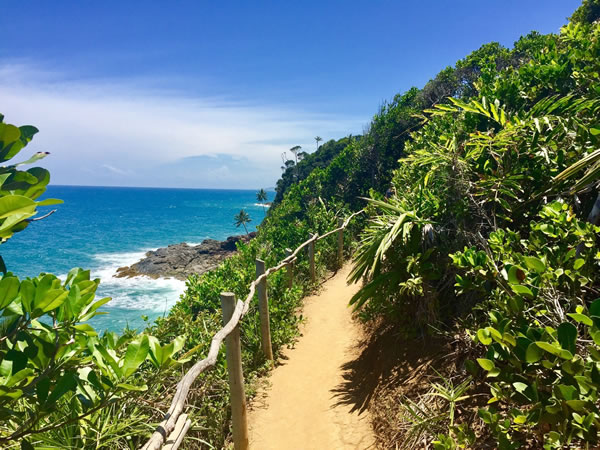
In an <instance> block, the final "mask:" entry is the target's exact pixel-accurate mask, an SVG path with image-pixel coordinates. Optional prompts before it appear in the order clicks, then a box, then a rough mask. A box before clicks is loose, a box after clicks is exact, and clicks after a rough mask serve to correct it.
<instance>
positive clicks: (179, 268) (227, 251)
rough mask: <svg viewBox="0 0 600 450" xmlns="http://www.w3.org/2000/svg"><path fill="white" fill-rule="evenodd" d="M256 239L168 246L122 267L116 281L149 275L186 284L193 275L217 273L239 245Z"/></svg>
mask: <svg viewBox="0 0 600 450" xmlns="http://www.w3.org/2000/svg"><path fill="white" fill-rule="evenodd" d="M254 236H256V233H250V234H249V235H241V236H230V237H228V238H227V239H226V240H224V241H216V240H214V239H205V240H204V241H202V243H201V244H200V245H188V244H186V243H185V242H183V243H181V244H173V245H169V246H168V247H163V248H159V249H158V250H153V251H149V252H147V253H146V257H145V258H143V259H142V260H140V261H138V262H137V263H135V264H133V265H132V266H129V267H120V268H119V269H117V273H116V274H115V277H118V278H124V277H136V276H139V275H146V276H149V277H152V278H159V277H173V278H178V279H180V280H185V279H186V278H187V277H188V276H189V275H191V274H193V273H195V274H198V275H201V274H203V273H204V272H207V271H209V270H211V269H214V268H215V267H217V266H218V265H219V263H220V262H221V261H223V260H224V259H225V258H227V257H228V256H229V255H231V254H232V253H235V251H236V244H237V242H239V241H242V242H248V241H249V240H250V239H252V238H253V237H254Z"/></svg>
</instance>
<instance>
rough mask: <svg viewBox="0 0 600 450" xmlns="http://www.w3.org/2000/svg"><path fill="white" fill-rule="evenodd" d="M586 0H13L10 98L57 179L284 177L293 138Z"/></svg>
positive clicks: (560, 20)
mask: <svg viewBox="0 0 600 450" xmlns="http://www.w3.org/2000/svg"><path fill="white" fill-rule="evenodd" d="M579 3H580V2H579V1H575V0H537V1H533V0H520V1H514V0H504V1H499V0H498V1H496V0H486V1H481V0H477V1H475V0H461V1H456V2H450V1H446V0H444V1H442V0H437V1H410V2H409V1H396V2H392V1H362V2H358V1H356V2H355V1H331V2H325V1H323V2H309V1H305V2H291V1H278V2H263V1H256V2H247V1H246V2H242V1H239V2H238V1H230V2H208V1H185V0H180V1H172V2H158V1H144V2H142V1H139V2H135V1H128V2H123V1H101V2H100V1H95V2H92V1H68V0H62V1H59V2H49V1H22V0H18V1H17V0H14V1H13V0H4V1H3V2H2V13H1V15H0V29H2V30H3V32H2V45H1V46H0V112H2V113H3V114H4V115H5V116H6V118H5V120H6V121H8V122H9V123H14V124H17V125H21V124H25V123H28V124H29V123H30V124H33V125H36V126H38V128H40V134H39V135H38V136H36V138H35V140H34V142H33V143H32V144H31V151H38V150H40V151H42V150H43V151H50V152H51V156H50V157H49V158H47V159H46V160H45V161H44V165H45V166H46V167H48V168H49V169H50V170H51V172H52V175H53V183H56V184H86V185H88V184H89V185H114V186H165V187H168V186H172V187H216V188H221V187H229V188H258V187H269V186H273V185H274V184H275V181H276V179H277V178H278V175H279V174H280V169H279V167H280V166H281V153H282V152H283V151H285V150H287V149H289V148H290V147H292V146H294V145H302V146H303V147H304V148H305V149H306V150H308V151H313V150H314V148H315V142H314V140H313V138H314V136H316V135H319V136H321V137H323V138H325V140H328V139H332V138H339V137H343V136H345V135H348V134H350V133H352V134H360V133H361V132H362V130H363V127H364V126H365V125H366V124H367V123H368V121H369V119H370V117H371V116H372V115H373V114H374V113H375V112H376V111H377V108H378V106H379V105H380V104H381V103H382V102H383V101H385V100H386V99H390V98H392V97H393V96H394V94H396V93H398V92H402V91H405V90H407V89H408V88H410V87H411V86H418V87H421V86H422V85H423V84H424V83H426V82H427V80H429V79H430V78H432V77H433V76H435V74H436V73H437V72H438V71H439V70H441V69H443V68H444V67H446V66H448V65H452V64H454V63H455V62H456V60H458V59H460V58H462V57H464V56H466V55H467V54H468V53H469V52H471V51H472V50H475V49H476V48H478V47H479V46H480V45H481V44H483V43H486V42H490V41H498V42H500V43H502V44H503V45H506V46H511V45H512V43H513V42H514V41H515V40H516V39H518V37H519V36H521V35H523V34H526V33H528V32H529V31H531V30H537V31H539V32H542V33H549V32H557V31H558V30H559V28H560V26H561V25H562V24H564V23H565V22H566V17H567V16H568V15H570V14H571V13H572V11H573V10H575V8H577V6H578V5H579ZM288 153H289V152H288Z"/></svg>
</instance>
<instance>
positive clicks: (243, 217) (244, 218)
mask: <svg viewBox="0 0 600 450" xmlns="http://www.w3.org/2000/svg"><path fill="white" fill-rule="evenodd" d="M250 222H252V219H251V218H250V215H249V214H248V213H247V212H246V211H244V210H243V209H241V210H240V212H239V213H237V214H236V215H235V216H233V224H234V225H235V226H236V227H238V228H239V227H240V225H243V226H244V230H246V234H248V228H247V227H246V224H248V223H250Z"/></svg>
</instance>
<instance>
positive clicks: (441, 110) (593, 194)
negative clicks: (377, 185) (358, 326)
mask: <svg viewBox="0 0 600 450" xmlns="http://www.w3.org/2000/svg"><path fill="white" fill-rule="evenodd" d="M584 22H585V21H584ZM599 36H600V26H599V25H598V24H592V25H590V24H586V23H572V24H569V25H567V26H565V27H564V28H563V29H562V30H561V34H560V35H558V36H555V35H548V36H541V35H539V34H537V33H532V34H530V35H528V36H527V37H525V38H521V40H519V41H518V42H517V43H516V44H515V48H514V49H512V50H510V51H508V50H506V49H502V48H499V47H494V46H487V47H485V46H484V47H482V49H481V50H480V52H479V53H478V55H477V56H478V58H479V59H478V61H480V62H481V64H480V65H479V68H480V70H479V73H478V74H477V77H475V78H472V79H471V84H470V85H469V88H468V89H465V90H463V91H461V93H460V94H459V95H456V94H454V95H452V96H451V97H449V98H448V100H447V101H446V102H443V103H439V104H436V105H435V106H434V107H433V108H431V109H428V110H426V111H425V113H426V116H424V119H425V120H426V123H424V125H423V126H422V127H421V128H420V129H419V130H417V131H414V132H413V133H412V135H411V138H412V139H411V140H410V141H409V142H406V144H405V145H404V149H403V153H404V157H403V158H402V159H401V160H400V163H399V167H398V168H397V169H396V170H395V172H394V175H393V180H392V184H393V186H394V192H393V193H392V195H390V196H388V198H386V199H382V197H381V195H380V194H378V193H376V192H373V193H372V194H371V198H370V199H369V204H370V206H369V209H368V211H369V214H370V222H369V225H368V226H367V227H366V228H365V230H364V232H363V234H362V239H361V244H360V246H359V248H358V252H357V253H356V255H355V268H354V271H353V279H354V280H359V279H363V280H364V282H365V284H364V286H363V288H362V290H361V291H360V292H359V293H358V294H357V295H356V296H355V297H354V298H353V302H354V304H355V306H356V307H357V308H359V309H360V310H361V312H362V314H363V316H364V317H366V318H377V317H381V316H384V317H385V318H386V319H387V320H391V321H395V322H396V323H398V324H399V327H400V329H401V330H402V331H403V332H404V333H410V332H411V331H413V330H414V328H415V325H417V326H420V327H421V328H422V329H424V330H426V329H427V327H425V325H435V327H436V328H437V329H448V328H452V329H453V330H454V332H453V333H454V336H459V342H460V339H463V340H464V349H463V350H464V351H465V353H470V352H472V351H474V352H476V353H478V356H479V358H478V359H477V361H478V363H479V364H477V363H475V362H468V363H466V369H468V371H469V372H471V375H472V376H474V377H476V378H474V380H473V387H472V389H474V390H478V391H479V392H480V393H483V390H484V388H485V387H486V386H487V388H488V392H489V394H484V395H486V396H487V400H488V401H489V405H490V406H488V407H482V408H480V410H479V414H480V417H481V419H482V421H483V423H484V424H485V425H486V427H487V428H486V429H487V431H482V430H479V434H478V436H476V437H473V434H472V433H473V430H472V429H471V426H472V425H473V424H469V423H460V419H458V423H457V424H455V426H454V427H451V429H450V430H449V432H448V433H446V434H442V435H438V436H433V433H432V434H430V437H431V438H432V440H435V442H434V445H435V446H436V448H464V447H465V446H478V445H484V443H485V444H486V445H492V446H494V445H496V446H500V447H501V448H517V447H518V446H520V445H524V446H526V445H529V446H532V447H540V446H545V447H547V448H554V447H562V446H565V445H575V446H580V445H589V443H596V439H597V433H598V430H597V424H598V423H599V422H598V416H597V414H598V407H597V405H598V399H597V389H598V387H599V385H597V383H598V382H599V381H600V378H598V373H599V372H598V366H597V362H598V359H597V356H600V353H599V349H598V348H597V347H598V344H599V343H600V340H598V339H597V338H598V337H600V334H598V336H596V334H597V332H598V325H600V322H598V318H596V316H597V315H599V314H600V310H599V308H600V302H598V303H596V302H595V300H594V299H595V298H597V297H599V295H598V290H597V287H596V279H597V277H598V261H597V258H598V251H597V248H596V245H597V243H596V240H597V233H598V231H600V228H598V227H597V226H596V223H597V222H596V221H597V218H598V211H596V209H597V206H595V204H596V203H597V201H598V200H597V198H598V191H597V176H598V173H599V170H598V165H597V161H598V153H597V149H598V147H599V146H600V139H599V131H598V128H599V127H598V113H599V111H600V98H599V96H600V84H599V83H598V76H597V74H598V73H599V72H600V62H599V60H598V58H597V55H598V52H599V51H600V39H599ZM467 60H468V58H467ZM457 67H459V65H457ZM444 76H445V78H444V79H446V80H447V81H448V80H449V81H452V80H453V77H455V76H456V73H455V72H451V71H449V72H447V73H446V74H445V75H444ZM366 139H368V137H365V138H364V139H363V140H366ZM584 169H585V170H586V171H585V173H584V174H583V176H581V175H582V172H583V171H584ZM577 178H579V179H577ZM590 210H592V213H591V214H589V215H588V213H589V211H590ZM594 211H595V212H594ZM588 217H589V218H593V220H594V221H595V222H594V223H593V224H592V223H588V222H587V221H586V219H587V218H588ZM598 317H599V318H600V316H598ZM457 319H460V320H457ZM461 336H462V337H461ZM468 341H471V343H469V342H468ZM473 344H476V347H475V348H473ZM481 369H483V372H484V373H485V375H486V378H485V379H482V378H481V374H482V371H481ZM454 375H456V374H454ZM462 377H463V378H464V379H466V378H467V375H466V374H465V373H463V374H462ZM481 400H483V399H481ZM432 431H433V430H432ZM472 437H473V439H475V441H472V439H471V438H472ZM490 439H491V441H490ZM473 442H475V443H473ZM490 442H494V443H493V444H492V443H490Z"/></svg>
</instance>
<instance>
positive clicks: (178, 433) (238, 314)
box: [141, 210, 364, 450]
mask: <svg viewBox="0 0 600 450" xmlns="http://www.w3.org/2000/svg"><path fill="white" fill-rule="evenodd" d="M362 212H364V210H360V211H357V212H355V213H354V214H352V215H351V216H349V217H348V218H347V219H346V220H345V221H344V222H342V220H341V218H340V219H339V220H338V225H339V226H338V228H335V229H334V230H331V231H329V232H327V233H325V234H323V235H322V236H319V235H318V234H313V235H312V236H311V237H310V238H309V239H307V240H306V241H304V242H303V243H302V244H300V245H299V246H298V247H297V248H296V250H294V252H292V253H291V254H289V255H288V256H286V257H285V258H284V259H283V260H282V261H281V262H280V263H279V264H278V265H277V266H275V267H271V268H270V269H268V270H267V271H265V272H264V273H262V274H261V275H258V276H257V278H256V279H255V280H254V281H253V282H252V283H250V290H249V292H248V295H247V296H246V299H245V300H244V301H241V300H238V301H237V302H235V308H234V310H233V312H232V313H231V317H230V319H229V320H228V321H227V323H226V324H225V325H224V326H223V328H221V329H220V330H219V331H218V332H217V333H215V335H214V336H213V338H212V340H211V343H210V349H209V351H208V355H207V356H206V358H204V359H202V360H200V361H198V362H196V363H195V364H194V365H193V366H192V367H191V368H190V369H189V370H188V372H187V373H186V374H185V375H184V376H183V377H182V378H181V380H180V381H179V383H177V390H176V392H175V395H174V396H173V400H172V401H171V407H170V408H169V410H168V411H167V413H166V414H165V416H164V419H163V420H162V422H161V423H160V424H159V425H158V426H157V428H156V430H155V431H154V433H153V434H152V436H151V437H150V439H149V440H148V441H147V442H146V444H144V446H143V447H142V448H141V450H158V449H159V448H161V446H163V444H165V445H164V447H163V450H167V449H168V450H176V449H177V448H178V447H179V444H180V443H181V441H182V440H183V437H184V436H185V433H186V432H187V430H188V429H189V427H190V423H191V422H190V420H189V419H188V418H187V415H186V414H182V413H183V411H184V409H185V405H186V399H187V396H188V394H189V392H190V389H191V387H192V384H193V383H194V381H196V379H197V378H198V376H200V374H201V373H202V372H204V371H206V370H208V369H210V368H212V367H213V366H214V365H215V364H216V362H217V357H218V354H219V349H220V348H221V344H222V343H223V341H224V340H225V338H227V337H228V336H229V335H230V334H231V333H232V332H233V331H234V330H235V329H236V328H237V327H238V326H239V322H240V319H241V318H242V317H244V316H245V315H246V313H247V312H248V309H249V308H250V302H251V301H252V298H253V297H254V295H255V294H256V289H257V286H258V285H259V284H260V283H261V282H263V281H266V280H267V277H268V276H269V275H271V274H273V273H275V272H277V271H279V270H281V269H283V268H284V267H287V266H292V265H293V264H294V262H295V261H296V260H297V256H298V253H299V252H300V251H301V250H302V249H303V248H305V247H306V246H311V245H312V246H314V244H315V243H316V242H317V241H320V240H322V239H325V238H326V237H329V236H331V235H333V234H335V233H340V234H342V239H339V238H338V258H339V255H340V254H341V248H340V245H342V246H343V231H344V230H345V229H346V227H347V226H348V224H349V223H350V221H351V220H352V219H353V218H354V217H355V216H357V215H358V214H360V213H362ZM340 234H338V236H340ZM310 257H311V258H312V259H313V261H312V262H311V267H314V247H313V252H312V254H311V255H310ZM341 262H342V261H341V259H338V263H339V265H340V266H341ZM313 281H314V280H313ZM290 283H291V282H290ZM265 288H266V286H265ZM261 291H265V292H266V289H263V290H261ZM266 318H267V320H268V314H267V315H266ZM268 345H270V342H269V343H268ZM228 369H229V368H228ZM242 383H243V380H242ZM243 414H244V415H245V408H244V411H243ZM244 423H245V420H244ZM235 434H236V433H235V430H234V435H235ZM246 435H247V430H246ZM234 446H235V449H236V450H238V449H247V448H248V442H247V440H246V442H235V439H234Z"/></svg>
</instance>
